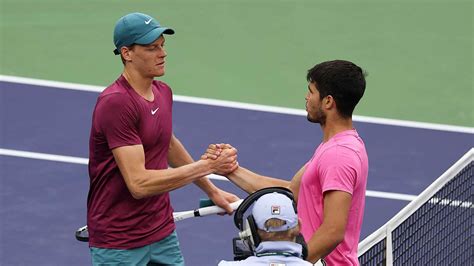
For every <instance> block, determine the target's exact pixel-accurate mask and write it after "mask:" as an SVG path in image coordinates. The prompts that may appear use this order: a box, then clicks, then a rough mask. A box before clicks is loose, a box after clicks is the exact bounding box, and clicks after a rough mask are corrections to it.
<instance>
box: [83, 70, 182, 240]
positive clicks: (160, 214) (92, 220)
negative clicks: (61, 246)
mask: <svg viewBox="0 0 474 266" xmlns="http://www.w3.org/2000/svg"><path fill="white" fill-rule="evenodd" d="M152 87H153V94H154V100H153V101H147V100H146V99H144V98H143V97H141V96H140V95H139V94H138V93H136V92H135V91H134V90H133V88H132V87H131V86H130V84H129V83H128V82H127V80H126V79H125V78H124V77H123V76H120V78H118V79H117V80H116V81H115V82H114V83H113V84H111V85H110V86H109V87H107V88H106V89H105V90H104V91H103V92H102V93H101V94H100V95H99V98H98V99H97V103H96V106H95V109H94V113H93V116H92V128H91V135H90V141H89V176H90V188H89V195H88V199H87V226H88V229H89V245H90V246H91V247H99V248H115V249H132V248H137V247H142V246H145V245H148V244H150V243H153V242H156V241H159V240H161V239H163V238H165V237H167V236H168V235H170V234H171V233H172V232H173V230H174V229H175V225H174V222H173V209H172V207H171V205H170V199H169V194H168V193H163V194H160V195H156V196H153V197H148V198H144V199H139V200H137V199H134V198H133V197H132V195H131V194H130V192H129V190H128V188H127V186H126V184H125V181H124V179H123V176H122V175H121V173H120V170H119V168H118V166H117V163H116V162H115V160H114V156H113V154H112V150H113V149H114V148H118V147H122V146H129V145H137V144H139V145H143V148H144V150H145V167H146V169H166V168H168V160H167V157H168V148H169V143H170V139H171V135H172V103H173V98H172V97H173V96H172V92H171V89H170V87H168V85H166V84H165V83H163V82H160V81H153V86H152Z"/></svg>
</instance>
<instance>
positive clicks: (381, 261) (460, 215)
mask: <svg viewBox="0 0 474 266" xmlns="http://www.w3.org/2000/svg"><path fill="white" fill-rule="evenodd" d="M473 176H474V148H472V149H471V150H470V151H469V152H467V153H466V154H465V155H464V156H463V157H462V158H461V159H460V160H459V161H457V162H456V163H455V164H454V165H453V166H451V167H450V168H449V169H448V170H447V171H446V172H445V173H444V174H443V175H442V176H441V177H439V178H438V179H437V180H436V181H435V182H434V183H433V184H431V185H430V186H429V187H428V188H427V189H425V190H424V191H423V192H422V193H421V194H420V195H419V196H418V197H417V198H416V199H415V200H413V201H412V202H410V204H408V205H407V206H406V207H405V208H403V209H402V210H401V211H400V212H399V213H398V214H397V215H395V217H393V218H392V219H391V220H390V221H388V222H387V223H386V224H385V225H384V226H382V227H381V228H380V229H378V230H377V231H376V232H374V233H373V234H371V235H370V236H368V237H367V238H366V239H364V240H363V241H362V242H361V243H360V244H359V262H360V264H361V265H470V263H471V262H472V261H473V248H472V247H473V237H472V235H473V232H474V230H473V218H472V217H473V215H472V214H473V212H472V210H473V208H474V206H473V197H474V196H473V195H474V194H473V178H472V177H473Z"/></svg>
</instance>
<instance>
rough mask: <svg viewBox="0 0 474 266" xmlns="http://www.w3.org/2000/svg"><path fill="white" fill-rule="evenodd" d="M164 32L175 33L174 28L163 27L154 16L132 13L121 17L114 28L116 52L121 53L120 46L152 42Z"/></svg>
mask: <svg viewBox="0 0 474 266" xmlns="http://www.w3.org/2000/svg"><path fill="white" fill-rule="evenodd" d="M162 34H169V35H172V34H174V30H173V29H170V28H167V27H163V26H161V25H160V23H159V22H158V21H157V20H156V19H154V18H153V17H151V16H149V15H147V14H143V13H138V12H135V13H130V14H127V15H125V16H123V17H121V18H120V19H119V20H118V21H117V23H116V24H115V28H114V44H115V48H116V49H115V50H114V54H116V55H119V54H120V48H122V47H123V46H130V45H132V44H142V45H146V44H150V43H152V42H154V41H156V39H158V38H159V37H160V36H161V35H162Z"/></svg>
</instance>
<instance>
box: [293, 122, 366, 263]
mask: <svg viewBox="0 0 474 266" xmlns="http://www.w3.org/2000/svg"><path fill="white" fill-rule="evenodd" d="M368 168H369V163H368V158H367V152H366V150H365V145H364V142H363V141H362V139H361V138H360V137H359V135H358V134H357V131H356V130H354V129H353V130H347V131H343V132H340V133H338V134H336V135H335V136H333V137H332V138H331V139H329V140H328V141H327V142H325V143H321V144H320V145H319V147H318V148H317V149H316V152H315V153H314V155H313V157H312V158H311V160H310V161H309V162H308V163H307V164H306V168H305V172H304V174H303V176H302V178H301V185H300V190H299V195H298V216H299V217H300V219H301V221H302V230H301V232H302V234H303V236H304V238H305V239H306V241H309V239H311V237H312V236H313V234H314V232H316V230H318V228H319V226H321V224H322V222H323V217H324V215H323V214H324V202H323V194H324V192H326V191H330V190H338V191H345V192H347V193H349V194H351V195H352V202H351V207H350V209H349V216H348V220H347V225H346V232H345V235H344V240H343V241H342V242H341V243H340V244H339V245H338V246H337V247H336V248H335V249H334V250H333V251H332V252H331V253H330V254H329V255H327V256H326V257H325V260H326V262H327V263H328V265H359V261H358V260H357V247H358V243H359V235H360V229H361V226H362V219H363V216H364V206H365V190H366V185H367V174H368Z"/></svg>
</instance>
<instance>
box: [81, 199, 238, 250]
mask: <svg viewBox="0 0 474 266" xmlns="http://www.w3.org/2000/svg"><path fill="white" fill-rule="evenodd" d="M242 201H243V200H242V199H241V200H238V201H235V202H232V203H231V204H230V207H232V210H236V209H237V208H238V207H239V205H240V203H242ZM218 213H225V210H224V209H222V208H221V207H218V206H209V207H204V208H199V209H195V210H189V211H182V212H173V218H174V221H175V222H177V221H182V220H186V219H189V218H192V217H201V216H207V215H212V214H218ZM76 239H77V240H79V241H82V242H88V241H89V232H88V231H87V225H85V226H83V227H81V228H79V229H77V230H76Z"/></svg>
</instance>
